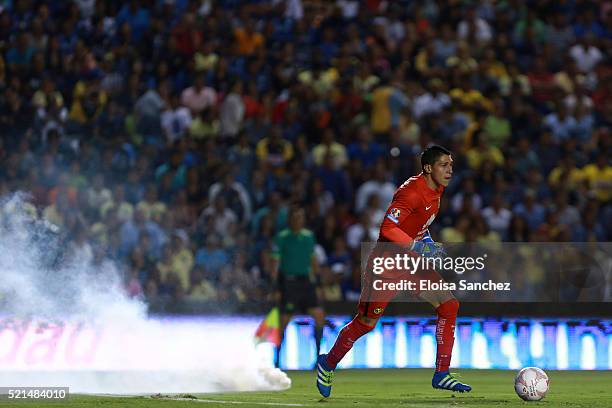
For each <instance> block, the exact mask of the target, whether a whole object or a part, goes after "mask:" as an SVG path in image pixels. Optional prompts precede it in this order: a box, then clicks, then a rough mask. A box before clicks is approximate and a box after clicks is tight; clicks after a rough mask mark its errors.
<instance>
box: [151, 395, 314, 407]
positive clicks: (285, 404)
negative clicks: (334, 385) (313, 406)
mask: <svg viewBox="0 0 612 408" xmlns="http://www.w3.org/2000/svg"><path fill="white" fill-rule="evenodd" d="M156 399H159V400H170V401H190V402H200V403H203V404H213V403H215V404H249V405H267V406H275V407H307V406H308V405H304V404H291V403H285V402H251V401H227V400H211V399H201V398H179V397H176V398H173V397H167V398H156Z"/></svg>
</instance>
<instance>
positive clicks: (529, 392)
mask: <svg viewBox="0 0 612 408" xmlns="http://www.w3.org/2000/svg"><path fill="white" fill-rule="evenodd" d="M514 390H515V391H516V394H517V395H518V396H519V397H521V398H522V399H524V400H525V401H539V400H541V399H542V398H544V397H545V396H546V393H547V392H548V376H547V375H546V373H545V372H544V370H542V369H540V368H538V367H525V368H523V369H522V370H521V371H519V372H518V374H517V375H516V378H515V379H514Z"/></svg>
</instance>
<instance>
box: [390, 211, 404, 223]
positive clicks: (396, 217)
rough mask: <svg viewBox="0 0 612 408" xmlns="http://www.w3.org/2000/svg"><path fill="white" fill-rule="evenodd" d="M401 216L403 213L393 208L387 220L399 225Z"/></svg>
mask: <svg viewBox="0 0 612 408" xmlns="http://www.w3.org/2000/svg"><path fill="white" fill-rule="evenodd" d="M400 214H401V211H400V210H399V209H398V208H392V209H391V210H390V211H389V214H387V218H388V219H390V220H391V221H393V222H394V223H396V224H397V223H399V217H400Z"/></svg>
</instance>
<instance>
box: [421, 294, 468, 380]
mask: <svg viewBox="0 0 612 408" xmlns="http://www.w3.org/2000/svg"><path fill="white" fill-rule="evenodd" d="M419 298H420V299H422V300H424V301H426V302H429V303H430V304H431V305H432V306H433V307H434V308H435V309H436V313H437V315H438V320H437V322H436V343H437V350H436V370H435V372H434V376H433V379H432V382H431V385H432V386H433V387H434V388H439V389H446V390H450V391H459V392H466V391H471V389H472V387H470V386H469V385H467V384H463V383H461V382H460V381H458V380H457V379H456V378H454V377H453V376H452V375H451V374H450V373H449V367H450V362H451V358H452V354H453V345H454V343H455V323H456V321H457V312H458V311H459V301H458V300H457V299H455V296H453V294H452V292H450V291H448V290H444V291H423V292H421V293H419Z"/></svg>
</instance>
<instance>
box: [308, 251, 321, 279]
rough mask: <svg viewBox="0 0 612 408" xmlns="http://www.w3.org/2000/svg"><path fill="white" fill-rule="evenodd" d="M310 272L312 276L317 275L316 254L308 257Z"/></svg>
mask: <svg viewBox="0 0 612 408" xmlns="http://www.w3.org/2000/svg"><path fill="white" fill-rule="evenodd" d="M310 270H311V271H312V274H313V275H314V276H318V275H319V261H318V260H317V255H316V254H312V256H311V257H310Z"/></svg>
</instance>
